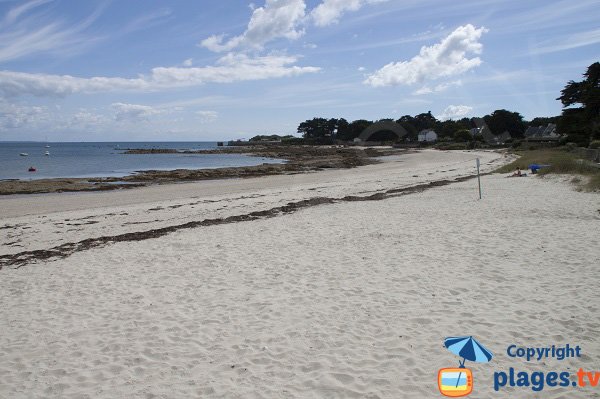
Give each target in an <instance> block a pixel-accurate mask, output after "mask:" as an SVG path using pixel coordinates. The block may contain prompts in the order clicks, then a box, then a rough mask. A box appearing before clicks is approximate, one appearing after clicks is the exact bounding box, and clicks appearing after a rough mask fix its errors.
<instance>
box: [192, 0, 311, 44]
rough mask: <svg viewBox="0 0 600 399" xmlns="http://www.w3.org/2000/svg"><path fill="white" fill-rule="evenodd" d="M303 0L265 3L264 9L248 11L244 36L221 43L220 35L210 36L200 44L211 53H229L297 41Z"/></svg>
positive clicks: (269, 0)
mask: <svg viewBox="0 0 600 399" xmlns="http://www.w3.org/2000/svg"><path fill="white" fill-rule="evenodd" d="M305 9H306V4H305V3H304V0H267V1H266V2H265V6H264V7H259V8H256V9H255V10H254V11H253V12H252V17H251V18H250V22H248V27H247V29H246V31H245V32H244V33H242V34H241V35H239V36H235V37H232V38H231V39H229V40H227V41H225V42H224V40H225V36H224V35H213V36H210V37H208V38H207V39H204V40H203V41H202V42H201V43H200V44H201V45H202V46H203V47H206V48H207V49H209V50H211V51H214V52H224V51H231V50H233V49H235V48H238V47H244V48H262V47H263V45H264V44H265V43H267V42H270V41H272V40H275V39H280V38H285V39H290V40H294V39H298V38H299V37H301V36H302V35H303V34H304V29H302V28H301V25H302V22H303V20H304V18H305Z"/></svg>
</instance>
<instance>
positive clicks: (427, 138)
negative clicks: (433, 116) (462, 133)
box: [418, 129, 438, 143]
mask: <svg viewBox="0 0 600 399" xmlns="http://www.w3.org/2000/svg"><path fill="white" fill-rule="evenodd" d="M418 139H419V142H421V143H422V142H427V143H432V142H434V141H437V139H438V135H437V133H436V132H434V131H433V130H431V129H425V130H421V131H420V132H419V136H418Z"/></svg>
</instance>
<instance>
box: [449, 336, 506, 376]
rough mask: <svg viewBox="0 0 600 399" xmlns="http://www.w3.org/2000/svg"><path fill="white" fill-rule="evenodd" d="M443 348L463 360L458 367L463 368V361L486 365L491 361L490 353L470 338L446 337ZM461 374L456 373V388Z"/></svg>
mask: <svg viewBox="0 0 600 399" xmlns="http://www.w3.org/2000/svg"><path fill="white" fill-rule="evenodd" d="M444 346H445V347H446V348H448V350H449V351H450V352H452V353H454V354H455V355H458V356H460V357H462V358H463V360H462V362H460V361H459V364H460V367H461V368H464V367H465V361H467V360H469V361H471V362H479V363H487V362H489V361H490V360H492V357H493V356H494V355H492V352H490V351H489V350H488V349H486V348H485V347H484V346H483V345H481V344H480V343H479V342H477V340H476V339H475V338H473V337H472V336H468V337H448V338H446V339H445V340H444ZM461 374H462V373H458V378H457V379H456V386H458V383H459V381H460V376H461Z"/></svg>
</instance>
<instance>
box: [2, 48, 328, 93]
mask: <svg viewBox="0 0 600 399" xmlns="http://www.w3.org/2000/svg"><path fill="white" fill-rule="evenodd" d="M296 61H297V58H296V57H292V56H271V55H269V56H264V57H255V58H251V57H248V56H246V55H243V54H228V55H226V56H224V57H222V58H221V59H220V60H219V61H218V63H217V65H215V66H206V67H202V68H183V67H157V68H153V69H152V71H151V73H150V75H148V76H145V75H140V76H139V77H137V78H131V79H128V78H120V77H112V78H111V77H92V78H78V77H74V76H70V75H49V74H32V73H24V72H13V71H0V96H3V97H15V96H20V95H34V96H39V97H43V96H54V97H64V96H67V95H70V94H74V93H94V92H108V91H130V90H134V91H156V90H165V89H171V88H177V87H191V86H198V85H201V84H204V83H231V82H237V81H247V80H262V79H269V78H282V77H289V76H297V75H301V74H305V73H314V72H317V71H319V68H316V67H300V66H296V65H292V64H294V63H296Z"/></svg>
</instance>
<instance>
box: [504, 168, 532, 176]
mask: <svg viewBox="0 0 600 399" xmlns="http://www.w3.org/2000/svg"><path fill="white" fill-rule="evenodd" d="M523 176H527V174H526V173H523V172H521V168H517V170H515V172H514V173H513V174H512V175H509V176H506V177H523Z"/></svg>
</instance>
